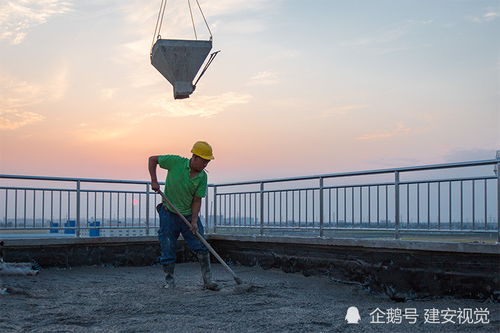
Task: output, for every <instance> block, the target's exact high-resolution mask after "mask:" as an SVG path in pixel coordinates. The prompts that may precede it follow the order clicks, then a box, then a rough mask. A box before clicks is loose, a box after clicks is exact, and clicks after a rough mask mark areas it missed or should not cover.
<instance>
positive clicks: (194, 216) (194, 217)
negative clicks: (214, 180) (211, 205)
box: [191, 196, 201, 234]
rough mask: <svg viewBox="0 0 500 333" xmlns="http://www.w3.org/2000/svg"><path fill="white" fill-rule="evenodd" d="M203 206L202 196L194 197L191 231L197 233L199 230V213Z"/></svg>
mask: <svg viewBox="0 0 500 333" xmlns="http://www.w3.org/2000/svg"><path fill="white" fill-rule="evenodd" d="M200 208H201V198H200V197H197V196H195V197H194V199H193V204H192V205H191V213H192V215H191V231H192V232H193V234H196V232H197V231H198V214H199V213H200Z"/></svg>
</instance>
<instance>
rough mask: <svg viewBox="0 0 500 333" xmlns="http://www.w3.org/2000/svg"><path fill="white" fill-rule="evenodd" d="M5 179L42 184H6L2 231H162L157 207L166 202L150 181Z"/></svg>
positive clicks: (0, 192) (1, 191) (1, 190)
mask: <svg viewBox="0 0 500 333" xmlns="http://www.w3.org/2000/svg"><path fill="white" fill-rule="evenodd" d="M0 178H2V179H4V180H10V183H14V181H15V183H19V182H23V181H31V182H30V183H33V182H36V183H38V186H33V185H32V184H30V186H14V185H12V184H11V185H3V186H0V200H1V201H0V203H1V204H0V206H1V207H3V212H2V213H3V214H2V215H3V221H2V222H0V232H1V231H2V230H4V232H5V231H6V230H9V231H11V232H12V231H23V232H24V233H26V231H36V230H38V231H40V232H41V233H42V232H44V231H45V232H47V231H48V232H49V234H52V236H59V235H67V236H72V235H73V236H77V237H81V236H82V237H85V236H139V235H151V234H154V233H155V232H156V230H155V228H157V227H158V223H159V222H158V217H157V215H156V211H155V210H154V208H155V206H156V204H158V203H159V202H160V198H159V197H158V195H157V194H156V193H154V192H153V191H151V190H150V183H149V182H146V181H131V180H130V181H129V180H110V179H86V178H63V177H37V176H19V175H0ZM54 184H57V185H55V186H54ZM68 184H69V185H68ZM141 188H142V190H141ZM0 209H1V208H0ZM27 236H29V234H27Z"/></svg>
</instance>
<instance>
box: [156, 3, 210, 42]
mask: <svg viewBox="0 0 500 333" xmlns="http://www.w3.org/2000/svg"><path fill="white" fill-rule="evenodd" d="M167 1H168V0H161V3H160V11H159V12H158V17H157V18H156V26H155V31H154V33H153V41H152V42H151V50H152V49H153V45H154V43H155V41H156V40H158V39H161V35H160V33H161V26H162V24H163V17H164V16H165V9H166V8H167ZM195 1H196V4H197V5H198V9H199V10H200V13H201V16H202V17H203V21H204V22H205V25H206V27H207V30H208V33H209V34H210V40H212V39H213V35H212V31H211V30H210V26H209V25H208V22H207V19H206V17H205V14H204V13H203V10H202V9H201V6H200V3H199V2H198V0H195ZM187 2H188V6H189V13H190V15H191V22H192V24H193V30H194V37H195V39H196V40H198V36H197V33H196V27H195V24H194V18H193V12H192V10H191V0H187Z"/></svg>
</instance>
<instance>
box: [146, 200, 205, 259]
mask: <svg viewBox="0 0 500 333" xmlns="http://www.w3.org/2000/svg"><path fill="white" fill-rule="evenodd" d="M156 210H157V211H158V215H160V229H159V230H158V238H159V240H160V249H161V255H160V264H162V265H168V264H172V263H174V262H175V258H176V255H175V252H176V251H175V250H176V249H177V238H179V234H180V233H182V237H183V238H184V240H185V241H186V242H187V244H188V246H189V248H190V249H191V250H193V251H194V252H195V253H208V249H207V248H206V247H205V245H203V243H202V242H200V240H199V239H198V238H197V237H196V236H195V235H194V234H193V233H192V232H191V229H189V227H188V226H187V225H186V223H185V222H184V221H182V219H181V218H180V217H179V216H178V215H177V214H175V213H172V212H170V211H169V210H168V209H166V208H165V207H164V206H163V204H162V205H158V207H157V208H156ZM185 217H186V219H187V220H188V221H190V222H191V215H187V216H185ZM198 232H199V233H200V235H202V236H203V225H202V224H201V219H200V218H199V217H198Z"/></svg>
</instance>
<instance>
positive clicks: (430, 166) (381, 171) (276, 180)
mask: <svg viewBox="0 0 500 333" xmlns="http://www.w3.org/2000/svg"><path fill="white" fill-rule="evenodd" d="M497 163H500V158H497V159H490V160H479V161H467V162H454V163H443V164H428V165H420V166H410V167H399V168H388V169H374V170H365V171H348V172H337V173H326V174H318V175H311V176H297V177H285V178H269V179H261V180H248V181H241V182H228V183H219V184H208V186H209V187H214V186H236V185H250V184H260V183H279V182H288V181H297V180H310V179H318V178H336V177H349V176H366V175H374V174H384V173H393V172H396V171H398V172H409V171H424V170H436V169H447V168H461V167H472V166H483V165H494V164H497ZM0 178H4V179H23V180H50V181H67V182H76V181H80V182H85V183H114V184H142V185H145V184H150V183H151V182H150V181H145V180H121V179H100V178H71V177H47V176H28V175H8V174H0ZM158 183H159V184H164V182H158Z"/></svg>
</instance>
